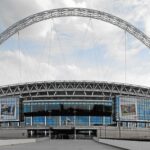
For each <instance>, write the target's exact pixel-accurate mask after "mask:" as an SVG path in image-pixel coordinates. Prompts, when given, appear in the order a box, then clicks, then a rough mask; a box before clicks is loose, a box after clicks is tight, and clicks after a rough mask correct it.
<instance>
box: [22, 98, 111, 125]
mask: <svg viewBox="0 0 150 150" xmlns="http://www.w3.org/2000/svg"><path fill="white" fill-rule="evenodd" d="M23 105H24V118H25V124H26V125H50V126H57V125H81V126H82V125H83V126H91V125H105V124H107V125H110V124H112V100H107V101H98V100H97V101H94V100H91V101H89V100H88V101H86V100H85V102H84V101H81V100H76V101H75V100H71V101H69V100H66V101H65V100H63V101H62V100H49V101H48V100H34V101H24V102H23Z"/></svg>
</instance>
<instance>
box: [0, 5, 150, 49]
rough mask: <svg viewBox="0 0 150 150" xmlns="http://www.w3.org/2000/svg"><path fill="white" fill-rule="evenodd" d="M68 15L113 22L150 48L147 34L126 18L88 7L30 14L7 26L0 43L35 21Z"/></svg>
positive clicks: (0, 37) (149, 39) (0, 35)
mask: <svg viewBox="0 0 150 150" xmlns="http://www.w3.org/2000/svg"><path fill="white" fill-rule="evenodd" d="M67 16H79V17H88V18H93V19H98V20H102V21H105V22H108V23H111V24H113V25H115V26H118V27H119V28H121V29H123V30H125V31H127V32H129V33H130V34H132V35H133V36H134V37H136V38H137V39H138V40H140V41H141V42H142V43H144V44H145V45H146V46H147V47H149V48H150V38H149V37H148V36H147V35H145V34H144V33H143V32H142V31H140V30H139V29H138V28H136V27H134V26H133V25H131V24H130V23H128V22H126V21H125V20H123V19H121V18H119V17H116V16H113V15H111V14H108V13H105V12H102V11H98V10H93V9H87V8H59V9H52V10H47V11H43V12H40V13H37V14H33V15H31V16H28V17H26V18H24V19H22V20H20V21H18V22H16V23H15V24H13V25H12V26H10V27H9V28H7V29H6V30H5V31H4V32H2V33H1V34H0V44H2V43H3V42H4V41H5V40H7V39H8V38H9V37H11V36H12V35H13V34H15V33H17V32H18V31H20V30H22V29H24V28H26V27H27V26H30V25H32V24H34V23H37V22H40V21H43V20H47V19H51V18H57V17H67Z"/></svg>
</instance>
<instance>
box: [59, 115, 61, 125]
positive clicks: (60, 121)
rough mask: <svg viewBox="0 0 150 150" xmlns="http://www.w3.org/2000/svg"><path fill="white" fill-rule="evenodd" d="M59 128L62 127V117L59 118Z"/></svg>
mask: <svg viewBox="0 0 150 150" xmlns="http://www.w3.org/2000/svg"><path fill="white" fill-rule="evenodd" d="M59 126H61V116H59Z"/></svg>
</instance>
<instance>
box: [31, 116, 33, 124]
mask: <svg viewBox="0 0 150 150" xmlns="http://www.w3.org/2000/svg"><path fill="white" fill-rule="evenodd" d="M32 125H33V118H32V116H31V126H32Z"/></svg>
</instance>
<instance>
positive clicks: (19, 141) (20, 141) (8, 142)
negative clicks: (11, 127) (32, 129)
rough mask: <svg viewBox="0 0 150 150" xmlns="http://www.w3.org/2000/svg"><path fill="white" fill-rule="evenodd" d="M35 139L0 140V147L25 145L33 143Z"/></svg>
mask: <svg viewBox="0 0 150 150" xmlns="http://www.w3.org/2000/svg"><path fill="white" fill-rule="evenodd" d="M34 142H36V139H10V140H0V146H6V145H14V144H25V143H34Z"/></svg>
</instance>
